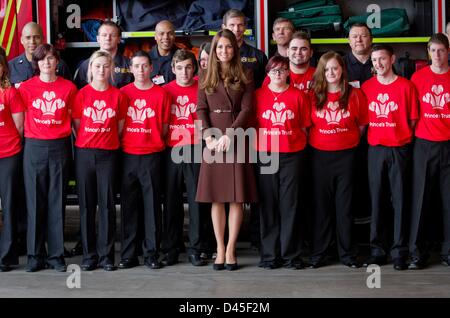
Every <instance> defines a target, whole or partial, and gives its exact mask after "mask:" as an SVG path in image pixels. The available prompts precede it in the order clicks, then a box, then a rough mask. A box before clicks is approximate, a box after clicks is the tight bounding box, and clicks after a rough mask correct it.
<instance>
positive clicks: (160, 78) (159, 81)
mask: <svg viewBox="0 0 450 318" xmlns="http://www.w3.org/2000/svg"><path fill="white" fill-rule="evenodd" d="M152 82H153V83H155V84H156V85H161V84H164V83H165V82H166V81H165V80H164V76H162V75H156V76H155V77H153V78H152Z"/></svg>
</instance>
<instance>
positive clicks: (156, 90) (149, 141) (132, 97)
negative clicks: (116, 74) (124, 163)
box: [121, 83, 170, 155]
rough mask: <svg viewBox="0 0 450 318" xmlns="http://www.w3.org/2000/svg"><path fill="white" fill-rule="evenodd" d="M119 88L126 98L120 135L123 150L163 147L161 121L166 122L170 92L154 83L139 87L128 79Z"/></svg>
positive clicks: (137, 151)
mask: <svg viewBox="0 0 450 318" xmlns="http://www.w3.org/2000/svg"><path fill="white" fill-rule="evenodd" d="M121 91H122V92H123V93H125V95H127V97H128V100H129V104H128V105H129V106H128V111H127V117H126V119H125V126H124V127H123V135H122V149H123V151H124V152H126V153H129V154H133V155H146V154H150V153H154V152H159V151H163V150H164V148H165V143H164V136H163V125H164V124H168V123H169V109H170V96H169V95H168V94H167V92H166V91H165V90H164V89H163V88H162V87H160V86H158V85H153V86H152V87H151V88H150V89H147V90H141V89H139V88H137V87H136V85H134V83H130V84H128V85H127V86H125V87H122V89H121Z"/></svg>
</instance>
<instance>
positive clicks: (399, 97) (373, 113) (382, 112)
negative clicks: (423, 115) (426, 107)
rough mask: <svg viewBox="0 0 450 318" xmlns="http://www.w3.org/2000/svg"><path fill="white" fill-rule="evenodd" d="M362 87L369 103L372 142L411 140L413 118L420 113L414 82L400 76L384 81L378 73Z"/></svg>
mask: <svg viewBox="0 0 450 318" xmlns="http://www.w3.org/2000/svg"><path fill="white" fill-rule="evenodd" d="M362 90H363V91H364V93H365V94H366V98H367V104H368V105H369V128H368V132H367V139H368V142H369V145H372V146H376V145H382V146H387V147H398V146H403V145H405V144H407V143H409V142H411V140H412V136H413V131H412V129H411V128H410V126H409V121H410V120H415V119H417V118H418V117H419V114H418V112H419V111H418V107H419V106H418V98H417V91H416V88H415V87H414V84H413V83H411V82H410V81H408V80H407V79H406V78H404V77H401V76H399V77H398V78H397V79H396V80H395V81H394V82H392V83H391V84H388V85H384V84H381V83H380V82H379V81H378V79H377V78H376V76H375V77H372V78H371V79H369V80H367V81H366V82H365V83H364V84H363V86H362Z"/></svg>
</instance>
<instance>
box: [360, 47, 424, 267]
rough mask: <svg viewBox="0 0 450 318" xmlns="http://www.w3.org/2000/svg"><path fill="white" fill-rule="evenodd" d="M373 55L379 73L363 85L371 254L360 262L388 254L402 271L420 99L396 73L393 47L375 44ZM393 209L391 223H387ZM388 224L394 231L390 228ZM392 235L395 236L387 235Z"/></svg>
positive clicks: (380, 262) (376, 261)
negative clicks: (411, 168) (367, 106)
mask: <svg viewBox="0 0 450 318" xmlns="http://www.w3.org/2000/svg"><path fill="white" fill-rule="evenodd" d="M371 59H372V64H373V66H374V68H375V70H376V72H377V75H376V76H374V77H372V78H371V79H369V80H368V81H366V82H365V83H364V84H363V86H362V89H363V91H364V93H365V94H366V97H367V103H368V105H369V128H368V133H367V136H368V143H369V152H368V176H369V189H370V196H371V207H372V218H371V227H370V254H371V256H370V257H369V258H368V259H367V260H366V261H365V262H364V264H363V265H364V266H368V265H370V264H377V265H384V264H386V263H387V257H388V254H389V253H390V254H391V256H392V260H393V263H394V269H396V270H404V269H407V268H408V266H407V264H406V259H407V257H408V248H407V244H406V243H407V242H406V239H405V237H406V231H405V225H406V222H405V220H407V217H408V212H409V209H408V207H409V205H408V202H409V199H410V196H409V184H410V179H409V176H410V163H411V142H412V139H413V135H414V126H415V124H416V120H417V118H418V98H417V92H416V89H415V87H414V84H413V83H411V82H410V81H409V80H407V79H406V78H404V77H401V76H398V75H396V74H395V73H394V70H393V68H392V65H393V64H394V62H395V55H394V50H393V49H392V47H391V46H389V45H380V44H377V45H374V46H373V48H372V54H371ZM391 210H393V211H394V215H393V227H391V226H389V224H391V223H392V216H391V213H390V211H391ZM391 228H392V229H393V231H392V230H391V231H389V230H388V229H391ZM389 232H391V233H389ZM392 232H393V233H392ZM391 236H392V238H393V239H388V238H389V237H391Z"/></svg>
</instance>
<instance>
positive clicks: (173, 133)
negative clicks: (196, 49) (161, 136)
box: [162, 49, 211, 266]
mask: <svg viewBox="0 0 450 318" xmlns="http://www.w3.org/2000/svg"><path fill="white" fill-rule="evenodd" d="M196 70H197V60H196V58H195V55H194V54H193V53H192V52H190V51H187V50H183V49H180V50H178V51H176V52H175V54H174V56H173V58H172V71H173V73H174V74H175V76H176V78H175V80H173V81H172V82H170V83H169V84H167V85H165V86H164V89H165V90H166V91H167V92H168V93H169V95H170V96H171V99H172V103H171V114H170V121H169V134H168V136H167V138H166V144H167V149H166V152H165V160H164V162H165V180H166V184H165V204H164V207H165V210H164V219H163V223H164V230H163V241H162V248H163V251H164V252H165V253H166V255H165V258H164V262H165V263H166V264H167V265H172V264H174V263H176V262H177V261H178V254H179V242H180V241H183V238H182V234H183V224H184V222H183V221H184V208H183V189H186V193H187V203H188V205H189V213H188V214H189V231H188V233H189V235H188V236H189V246H188V258H189V261H190V262H191V264H192V265H194V266H203V265H206V262H205V261H204V260H203V259H201V258H200V254H201V249H202V233H201V231H202V228H203V226H202V225H203V220H202V217H203V216H204V215H205V214H206V213H205V210H207V208H208V205H205V203H200V202H196V201H195V195H196V193H197V183H198V176H199V173H200V162H195V160H194V154H195V153H196V152H197V153H201V147H202V143H201V138H200V136H199V131H197V129H198V128H199V127H196V126H195V121H196V120H197V113H196V111H197V93H198V82H197V80H195V79H194V74H195V72H196ZM174 154H176V155H177V156H179V158H178V160H177V161H176V162H175V161H174V158H173V155H174ZM184 185H185V186H184ZM209 210H211V209H210V208H209ZM209 217H211V216H209Z"/></svg>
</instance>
